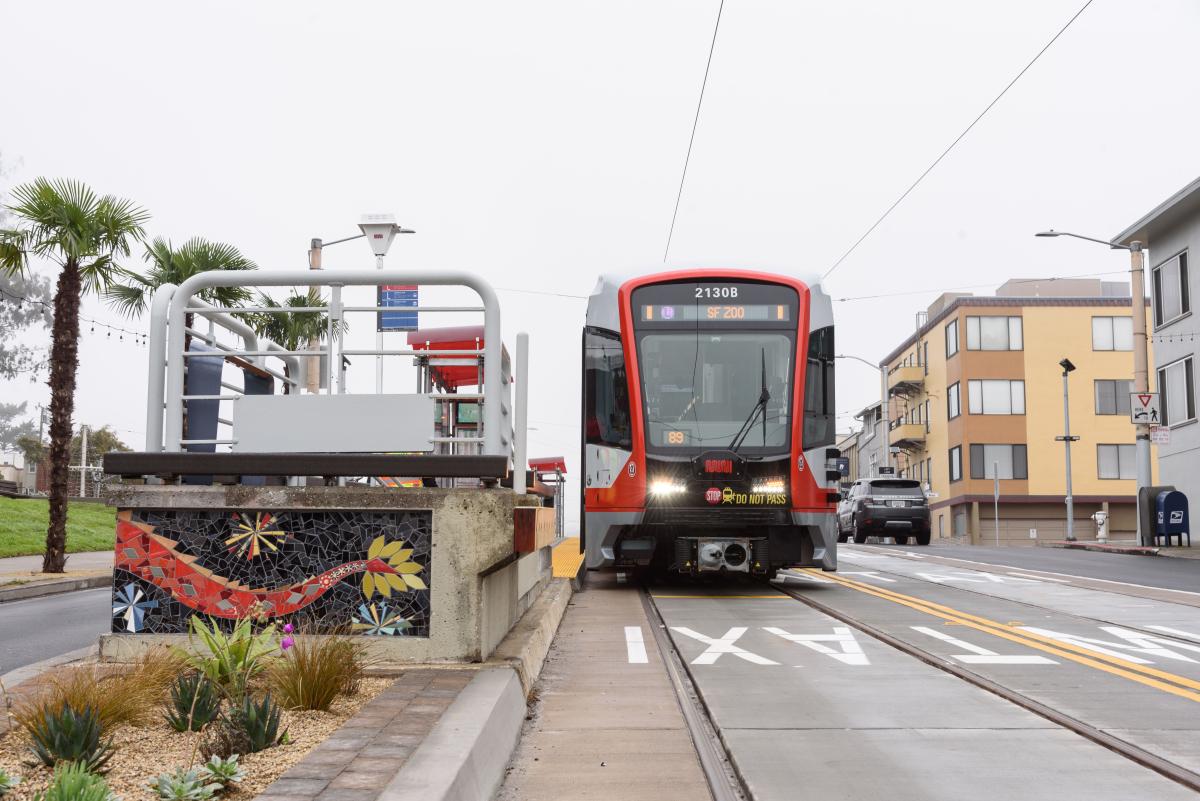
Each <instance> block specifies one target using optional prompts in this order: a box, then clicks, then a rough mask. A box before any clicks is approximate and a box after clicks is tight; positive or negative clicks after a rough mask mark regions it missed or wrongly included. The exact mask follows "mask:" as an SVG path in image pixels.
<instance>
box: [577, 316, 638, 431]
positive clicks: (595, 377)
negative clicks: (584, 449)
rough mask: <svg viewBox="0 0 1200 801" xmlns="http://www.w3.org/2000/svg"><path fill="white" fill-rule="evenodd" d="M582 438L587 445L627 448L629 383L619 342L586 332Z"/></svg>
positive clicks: (609, 335)
mask: <svg viewBox="0 0 1200 801" xmlns="http://www.w3.org/2000/svg"><path fill="white" fill-rule="evenodd" d="M583 373H584V437H585V439H586V441H587V443H588V444H589V445H611V446H616V447H619V448H630V447H632V445H633V425H632V422H631V417H630V414H629V381H628V378H627V375H626V372H625V352H624V351H623V350H622V349H621V338H620V337H619V336H618V335H617V334H615V333H613V332H612V331H605V330H603V329H598V328H589V329H587V332H586V333H585V335H584V346H583Z"/></svg>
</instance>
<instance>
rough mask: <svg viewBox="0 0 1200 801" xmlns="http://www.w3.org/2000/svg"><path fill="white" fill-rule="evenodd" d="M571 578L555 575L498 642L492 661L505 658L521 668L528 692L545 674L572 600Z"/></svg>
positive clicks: (521, 677) (517, 669)
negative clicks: (544, 667) (548, 658)
mask: <svg viewBox="0 0 1200 801" xmlns="http://www.w3.org/2000/svg"><path fill="white" fill-rule="evenodd" d="M571 595H572V592H571V583H570V580H569V579H553V580H551V582H550V583H549V584H548V585H546V588H545V589H544V590H542V593H541V595H539V596H538V598H537V600H536V601H534V602H533V603H532V604H531V605H530V607H529V609H528V610H526V612H525V614H524V615H522V616H521V619H520V620H518V621H517V624H516V625H515V626H513V628H512V631H510V632H509V633H508V635H507V636H506V637H505V638H504V639H503V640H502V641H501V642H500V644H499V645H498V646H496V650H495V651H494V652H493V653H492V657H491V659H489V660H488V662H489V663H490V662H501V663H505V664H507V665H508V666H509V667H511V668H512V669H513V670H515V671H517V677H518V678H520V679H521V688H522V690H524V693H525V695H526V696H528V695H529V691H530V690H531V689H533V683H534V682H535V681H537V677H538V676H539V675H541V672H542V665H543V664H544V663H545V661H546V654H547V653H549V652H550V644H551V643H552V642H553V641H554V635H555V634H556V633H557V632H558V624H559V623H561V622H562V618H563V614H564V613H565V612H566V611H567V603H568V602H569V601H570V600H571Z"/></svg>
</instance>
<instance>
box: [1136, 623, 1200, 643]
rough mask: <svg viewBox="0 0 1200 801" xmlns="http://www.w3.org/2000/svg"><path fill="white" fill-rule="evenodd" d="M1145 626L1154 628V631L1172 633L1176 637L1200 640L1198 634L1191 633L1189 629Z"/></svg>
mask: <svg viewBox="0 0 1200 801" xmlns="http://www.w3.org/2000/svg"><path fill="white" fill-rule="evenodd" d="M1146 628H1148V629H1154V630H1155V631H1162V632H1165V633H1167V634H1174V635H1175V636H1177V637H1186V638H1187V639H1189V640H1193V641H1195V642H1200V634H1192V633H1191V632H1190V631H1184V630H1183V629H1173V628H1171V627H1170V626H1146Z"/></svg>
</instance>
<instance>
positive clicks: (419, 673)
mask: <svg viewBox="0 0 1200 801" xmlns="http://www.w3.org/2000/svg"><path fill="white" fill-rule="evenodd" d="M473 676H474V673H473V672H472V671H467V670H413V671H409V672H407V673H405V674H403V675H402V676H401V677H400V678H399V679H397V680H396V683H395V684H393V685H392V686H391V687H389V688H387V689H386V690H384V691H383V692H382V693H380V694H379V695H377V696H375V697H374V698H373V699H371V700H370V701H369V702H367V704H366V705H365V706H364V707H363V708H362V709H360V710H359V711H358V714H356V715H355V716H354V717H352V718H350V719H349V720H348V721H346V722H345V723H344V724H343V725H342V727H341V728H340V729H338V730H337V731H335V732H334V733H333V734H332V735H330V737H329V739H327V740H325V742H323V743H321V744H320V745H318V746H317V747H316V748H314V749H313V750H312V751H310V752H309V753H308V755H307V756H305V757H304V759H302V760H300V762H298V763H296V764H295V765H293V766H292V767H291V768H290V769H289V770H288V771H287V772H286V773H284V774H283V775H282V776H280V777H279V778H278V779H276V780H275V782H274V783H273V784H271V785H270V786H269V787H267V789H266V790H264V791H263V792H262V793H260V794H259V795H258V796H257V798H256V800H255V801H375V799H376V798H377V797H378V796H379V794H380V793H381V792H383V789H384V788H385V787H387V785H388V782H390V781H391V780H392V777H393V776H395V775H396V773H397V771H399V770H400V768H401V766H403V765H404V763H405V762H406V761H408V758H409V756H410V755H411V754H412V752H413V751H414V750H415V749H416V747H417V746H418V745H420V744H421V741H422V740H424V739H425V735H426V734H428V733H429V730H430V729H432V728H433V724H435V723H437V721H438V718H440V717H441V716H442V713H443V712H445V711H446V708H447V707H448V706H450V703H451V702H452V701H454V699H455V698H456V697H458V693H459V692H460V691H461V690H462V689H463V688H464V687H466V686H467V684H468V683H469V682H470V681H471V679H472V677H473Z"/></svg>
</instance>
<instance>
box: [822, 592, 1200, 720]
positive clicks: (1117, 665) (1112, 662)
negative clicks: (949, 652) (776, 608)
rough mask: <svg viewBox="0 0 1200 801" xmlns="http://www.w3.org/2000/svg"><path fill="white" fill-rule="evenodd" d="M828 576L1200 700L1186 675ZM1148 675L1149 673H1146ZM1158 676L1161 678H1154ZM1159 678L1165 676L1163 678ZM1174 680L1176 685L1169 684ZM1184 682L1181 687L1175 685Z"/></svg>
mask: <svg viewBox="0 0 1200 801" xmlns="http://www.w3.org/2000/svg"><path fill="white" fill-rule="evenodd" d="M823 575H824V577H825V578H827V579H830V580H831V581H834V582H836V583H838V584H842V585H844V586H846V587H848V588H850V589H853V590H857V591H859V592H862V593H865V594H867V595H873V596H875V597H877V598H882V599H883V600H885V601H891V602H892V603H897V604H900V605H902V606H907V607H909V608H910V609H914V610H916V611H918V612H922V613H924V614H927V615H933V616H934V617H939V618H942V619H944V620H947V621H951V622H953V623H956V624H958V625H961V626H967V627H969V628H973V629H975V630H977V631H981V632H983V633H985V634H991V635H992V636H994V637H1000V638H1002V639H1006V640H1009V641H1011V642H1015V643H1017V644H1019V645H1023V646H1025V647H1027V648H1033V649H1035V650H1038V651H1044V652H1046V653H1050V654H1054V655H1056V656H1059V657H1061V658H1063V659H1069V660H1071V661H1072V662H1076V663H1078V664H1081V665H1086V666H1087V667H1092V668H1096V669H1097V670H1103V671H1104V672H1106V673H1111V674H1112V675H1114V676H1120V677H1121V678H1125V679H1129V680H1130V681H1135V682H1138V683H1139V684H1144V685H1146V686H1147V687H1153V688H1154V689H1156V690H1162V691H1163V692H1167V693H1170V694H1172V695H1177V696H1179V697H1180V698H1187V699H1188V700H1191V701H1196V702H1198V703H1200V693H1195V692H1191V691H1190V690H1186V689H1183V688H1184V687H1200V682H1196V681H1193V680H1192V679H1189V678H1187V677H1186V676H1179V675H1176V674H1174V673H1168V672H1166V671H1164V670H1157V669H1155V668H1150V667H1147V666H1145V665H1138V664H1135V663H1133V662H1128V661H1126V660H1124V659H1121V658H1119V657H1114V656H1110V655H1108V654H1102V653H1099V652H1098V651H1091V650H1089V649H1087V648H1081V647H1079V646H1077V645H1073V644H1071V643H1065V642H1062V641H1061V640H1055V639H1053V638H1051V637H1044V636H1042V635H1039V634H1034V633H1032V632H1027V631H1023V630H1021V629H1015V628H1013V627H1011V626H1007V625H1006V624H1004V623H999V622H997V621H994V620H989V619H988V618H983V617H979V616H977V615H972V614H970V613H967V612H961V611H959V610H957V609H953V608H952V607H948V606H943V605H942V604H938V603H934V602H932V601H925V600H923V599H921V598H915V597H913V596H910V595H904V594H902V593H898V592H894V591H892V590H885V589H883V588H880V587H872V586H870V585H867V584H860V583H858V582H857V581H853V580H851V579H847V578H842V577H841V576H837V577H834V576H831V575H830V574H828V573H824V574H823ZM1143 674H1146V675H1143ZM1152 677H1158V678H1152ZM1159 679H1163V680H1162V681H1160V680H1159ZM1168 682H1173V684H1171V683H1168ZM1176 685H1182V686H1176Z"/></svg>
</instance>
